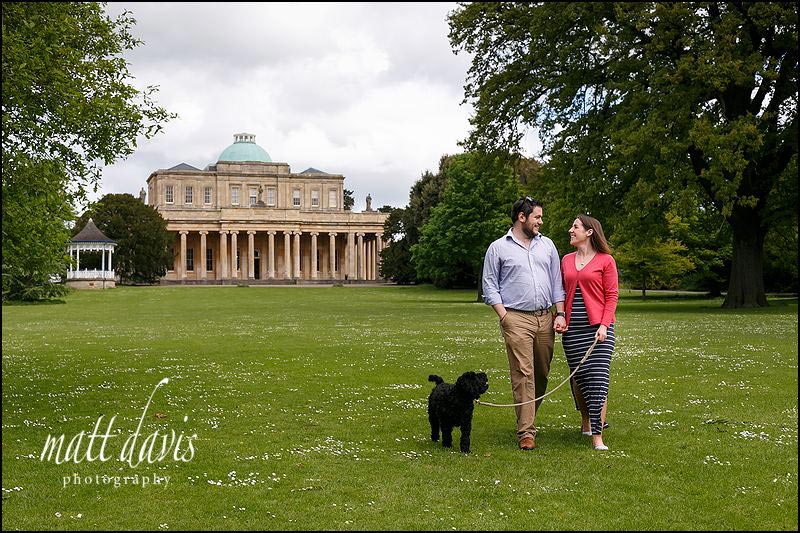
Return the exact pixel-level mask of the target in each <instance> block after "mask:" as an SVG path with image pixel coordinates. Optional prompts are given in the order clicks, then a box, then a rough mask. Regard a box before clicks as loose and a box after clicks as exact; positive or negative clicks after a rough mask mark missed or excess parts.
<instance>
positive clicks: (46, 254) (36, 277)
mask: <svg viewBox="0 0 800 533" xmlns="http://www.w3.org/2000/svg"><path fill="white" fill-rule="evenodd" d="M65 182H66V177H65V176H64V169H63V167H62V166H61V165H59V164H58V163H56V162H54V161H32V160H29V161H26V163H25V164H21V163H20V164H19V165H18V167H17V172H16V174H15V176H14V179H11V178H10V177H9V179H6V176H5V175H4V176H3V217H2V219H3V301H6V300H38V299H43V298H52V297H58V296H63V295H64V294H65V293H66V288H65V286H64V285H62V284H56V283H53V282H52V281H51V277H53V276H59V277H61V276H65V275H66V270H67V269H66V265H67V262H68V261H69V256H68V255H67V243H68V241H69V230H68V229H67V226H66V225H65V223H64V221H66V220H71V219H72V218H73V215H72V210H71V209H70V206H69V201H68V198H67V195H66V193H65V192H64V188H63V186H64V183H65Z"/></svg>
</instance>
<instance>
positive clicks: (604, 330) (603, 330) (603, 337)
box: [594, 324, 608, 342]
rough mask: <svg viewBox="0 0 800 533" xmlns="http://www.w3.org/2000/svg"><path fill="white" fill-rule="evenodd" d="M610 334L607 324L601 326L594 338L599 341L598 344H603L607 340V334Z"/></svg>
mask: <svg viewBox="0 0 800 533" xmlns="http://www.w3.org/2000/svg"><path fill="white" fill-rule="evenodd" d="M607 332H608V328H607V327H606V325H605V324H600V327H599V328H597V333H595V335H594V338H595V339H597V342H603V341H605V340H606V334H607Z"/></svg>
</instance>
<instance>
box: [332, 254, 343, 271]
mask: <svg viewBox="0 0 800 533" xmlns="http://www.w3.org/2000/svg"><path fill="white" fill-rule="evenodd" d="M333 268H334V269H335V270H336V271H337V272H340V271H341V270H342V267H341V266H340V265H339V250H338V248H337V249H336V250H334V251H333Z"/></svg>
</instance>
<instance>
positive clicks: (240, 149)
mask: <svg viewBox="0 0 800 533" xmlns="http://www.w3.org/2000/svg"><path fill="white" fill-rule="evenodd" d="M147 201H148V203H149V205H151V206H152V207H154V208H155V209H156V210H157V211H158V212H159V213H160V214H161V216H162V217H164V219H165V220H166V221H167V229H168V230H169V231H171V232H174V233H175V241H174V242H175V243H174V246H173V256H174V264H173V268H172V269H171V270H169V271H168V272H167V274H166V276H165V277H164V280H165V281H167V282H178V283H221V284H225V283H240V282H255V283H270V282H275V283H278V282H294V283H298V282H306V281H307V282H317V281H319V282H331V281H343V280H352V281H371V280H378V279H379V273H378V272H379V270H378V269H379V254H380V252H381V250H382V248H383V241H382V235H383V224H384V221H385V220H386V217H387V216H388V215H387V214H386V213H380V212H376V211H372V209H371V207H370V206H369V203H368V205H367V210H366V211H364V212H359V213H354V212H352V211H349V210H345V209H344V205H343V201H344V176H342V175H341V174H328V173H325V172H322V171H319V170H317V169H314V168H309V169H307V170H305V171H303V172H301V173H299V174H294V173H292V172H291V169H290V168H289V165H288V164H286V163H277V162H273V161H272V159H271V158H270V156H269V154H268V153H267V152H266V151H265V150H264V149H263V148H261V147H260V146H258V145H257V144H256V143H255V135H252V134H248V133H239V134H236V135H234V143H233V144H232V145H231V146H229V147H228V148H226V149H225V150H223V152H222V153H221V154H220V157H219V159H218V161H217V162H216V163H215V164H210V165H208V166H207V167H206V168H205V169H203V170H200V169H198V168H195V167H192V166H190V165H187V164H185V163H181V164H179V165H176V166H174V167H172V168H169V169H165V170H157V171H155V172H153V173H152V174H150V177H149V178H148V179H147Z"/></svg>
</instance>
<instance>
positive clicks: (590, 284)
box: [561, 252, 619, 326]
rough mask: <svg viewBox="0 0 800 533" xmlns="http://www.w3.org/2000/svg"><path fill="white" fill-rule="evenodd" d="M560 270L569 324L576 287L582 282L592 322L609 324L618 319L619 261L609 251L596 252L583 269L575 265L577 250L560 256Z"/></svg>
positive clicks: (593, 323) (587, 311)
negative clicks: (561, 257) (605, 252)
mask: <svg viewBox="0 0 800 533" xmlns="http://www.w3.org/2000/svg"><path fill="white" fill-rule="evenodd" d="M561 274H562V277H563V279H564V290H565V291H566V293H567V299H566V301H565V302H564V303H565V308H566V312H567V326H569V319H570V314H571V313H572V301H573V300H574V299H575V288H576V287H577V286H578V283H580V284H581V294H582V295H583V301H584V303H585V304H586V314H587V315H588V316H589V323H590V324H592V325H596V324H605V325H606V326H610V325H611V324H612V323H613V322H614V321H615V320H616V316H615V312H616V310H617V299H618V298H619V286H618V281H617V263H616V261H614V258H613V257H611V255H609V254H603V253H597V254H596V255H595V256H594V257H593V258H592V260H591V261H589V263H588V264H587V265H586V266H585V267H583V268H582V269H581V270H580V271H578V270H577V269H576V268H575V252H572V253H571V254H567V255H565V256H564V258H563V259H562V260H561Z"/></svg>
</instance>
